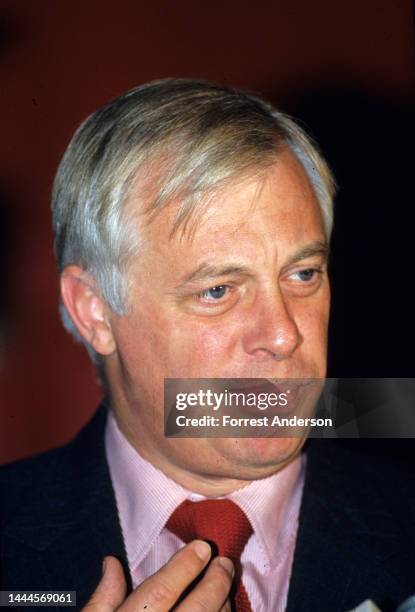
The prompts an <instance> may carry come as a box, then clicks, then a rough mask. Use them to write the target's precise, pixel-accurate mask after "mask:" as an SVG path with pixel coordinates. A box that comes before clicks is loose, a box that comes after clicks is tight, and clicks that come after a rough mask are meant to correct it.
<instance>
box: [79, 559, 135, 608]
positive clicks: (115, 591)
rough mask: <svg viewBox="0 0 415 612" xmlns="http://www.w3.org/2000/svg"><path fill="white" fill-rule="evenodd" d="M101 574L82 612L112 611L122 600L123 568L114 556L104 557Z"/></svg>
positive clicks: (124, 584) (123, 587) (124, 585)
mask: <svg viewBox="0 0 415 612" xmlns="http://www.w3.org/2000/svg"><path fill="white" fill-rule="evenodd" d="M103 568H104V571H103V575H102V578H101V581H100V582H99V583H98V586H97V588H96V589H95V591H94V593H93V594H92V596H91V598H90V600H89V601H88V603H87V604H86V606H85V607H84V608H82V610H83V612H112V611H113V610H116V609H117V608H118V607H119V606H120V605H121V604H122V602H123V601H124V599H125V595H126V591H127V586H126V582H125V577H124V570H123V568H122V565H121V563H120V562H119V561H118V559H116V558H115V557H105V559H104V563H103Z"/></svg>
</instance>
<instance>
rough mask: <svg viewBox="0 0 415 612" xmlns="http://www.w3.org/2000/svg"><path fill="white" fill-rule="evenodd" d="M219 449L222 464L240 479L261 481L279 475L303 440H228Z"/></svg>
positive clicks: (297, 452)
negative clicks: (234, 472) (223, 462)
mask: <svg viewBox="0 0 415 612" xmlns="http://www.w3.org/2000/svg"><path fill="white" fill-rule="evenodd" d="M224 441H226V443H227V444H226V447H225V448H223V449H222V454H223V457H224V459H225V460H227V461H228V462H229V464H230V465H233V466H235V470H236V471H238V472H239V474H234V477H237V478H243V479H255V478H265V477H267V476H270V475H271V474H274V473H275V472H277V471H279V470H280V469H282V468H283V467H285V466H286V465H287V464H288V463H290V461H292V460H293V459H294V458H295V457H296V456H297V455H298V454H299V452H300V451H301V448H302V446H303V444H304V442H305V437H297V438H232V439H226V440H222V442H224Z"/></svg>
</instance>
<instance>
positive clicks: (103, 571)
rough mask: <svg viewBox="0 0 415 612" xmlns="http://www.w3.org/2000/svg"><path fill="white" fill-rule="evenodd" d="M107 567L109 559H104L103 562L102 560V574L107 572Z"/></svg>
mask: <svg viewBox="0 0 415 612" xmlns="http://www.w3.org/2000/svg"><path fill="white" fill-rule="evenodd" d="M106 568H107V560H106V559H104V560H103V562H102V575H104V574H105V570H106Z"/></svg>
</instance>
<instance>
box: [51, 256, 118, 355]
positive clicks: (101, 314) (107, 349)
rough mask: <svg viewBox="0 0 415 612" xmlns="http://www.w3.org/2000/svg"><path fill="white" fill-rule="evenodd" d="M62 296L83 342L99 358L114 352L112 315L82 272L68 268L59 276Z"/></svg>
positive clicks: (85, 274)
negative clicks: (90, 347)
mask: <svg viewBox="0 0 415 612" xmlns="http://www.w3.org/2000/svg"><path fill="white" fill-rule="evenodd" d="M60 284H61V296H62V301H63V303H64V304H65V307H66V309H67V311H68V313H69V315H70V316H71V319H72V321H73V323H74V324H75V326H76V328H77V330H78V332H79V333H80V334H81V336H82V338H83V339H84V340H85V341H86V342H87V343H88V344H90V345H91V346H92V348H93V349H94V350H95V351H96V352H97V353H99V354H100V355H111V354H112V353H113V352H114V351H115V348H116V345H115V340H114V336H113V333H112V329H111V317H110V314H111V311H110V308H109V306H108V305H107V303H106V302H105V301H104V300H103V298H102V297H101V295H100V293H99V291H98V290H97V287H96V285H95V283H94V281H93V280H92V278H91V277H90V276H89V275H88V273H87V272H85V270H82V268H79V267H78V266H67V267H66V268H65V269H64V271H63V272H62V274H61V281H60Z"/></svg>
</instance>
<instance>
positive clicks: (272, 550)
mask: <svg viewBox="0 0 415 612" xmlns="http://www.w3.org/2000/svg"><path fill="white" fill-rule="evenodd" d="M105 445H106V453H107V459H108V463H109V468H110V474H111V479H112V483H113V486H114V491H115V498H116V502H117V508H118V513H119V518H120V523H121V529H122V533H123V537H124V543H125V547H126V552H127V557H128V563H129V567H130V572H131V576H132V581H133V585H134V587H135V586H137V585H138V584H140V583H141V582H142V581H143V580H145V579H146V578H148V577H149V576H151V575H152V574H154V572H156V571H157V570H159V569H160V567H161V566H162V565H164V564H165V563H166V562H167V561H168V560H169V559H170V557H171V556H172V555H173V554H174V553H175V552H177V551H178V550H179V549H180V548H181V547H182V546H183V542H181V540H179V539H178V538H177V537H176V536H175V535H174V534H172V533H170V532H169V531H168V530H167V529H165V527H164V525H165V524H166V522H167V519H168V518H169V516H170V515H171V513H172V512H173V511H174V510H175V509H176V508H177V506H178V505H179V504H180V503H181V502H182V501H184V500H185V499H190V500H192V501H198V500H202V499H206V498H205V497H203V496H202V495H198V494H196V493H192V492H191V491H187V490H186V489H184V488H183V487H181V486H180V485H178V484H177V483H176V482H174V481H172V480H171V479H170V478H167V476H165V475H164V474H163V473H162V472H161V471H160V470H158V469H157V468H155V467H154V466H153V465H152V464H150V463H149V462H148V461H146V460H145V459H143V458H142V457H141V456H140V455H139V454H138V453H137V451H136V450H135V449H134V448H133V447H132V446H131V445H130V443H129V442H128V441H127V439H126V438H125V437H124V435H123V434H122V433H121V432H120V430H119V428H118V426H117V423H116V421H115V418H114V417H113V416H112V414H111V412H110V413H109V417H108V422H107V428H106V433H105ZM304 474H305V456H304V455H303V456H302V457H297V459H295V460H294V461H292V462H291V463H290V464H289V465H288V466H287V467H285V468H284V469H283V470H281V471H280V472H278V473H277V474H274V475H272V476H270V477H268V478H265V479H262V480H256V481H253V482H251V483H250V484H249V485H247V486H246V487H244V488H242V489H239V490H238V491H235V492H233V493H231V494H230V495H228V496H227V498H228V499H231V500H232V501H233V502H235V503H236V504H238V506H239V507H240V508H241V509H242V510H243V511H244V512H245V514H246V516H247V517H248V519H249V520H250V522H251V525H252V527H253V534H252V536H251V537H250V539H249V540H248V543H247V545H246V547H245V549H244V551H243V553H242V557H241V563H242V568H243V575H242V579H243V583H244V586H245V589H246V591H247V593H248V596H249V599H250V602H251V605H252V609H253V611H254V612H270V611H273V612H279V611H281V612H282V611H283V610H285V607H286V602H287V595H288V586H289V581H290V574H291V566H292V561H293V555H294V548H295V540H296V535H297V528H298V515H299V510H300V503H301V496H302V491H303V485H304Z"/></svg>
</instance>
